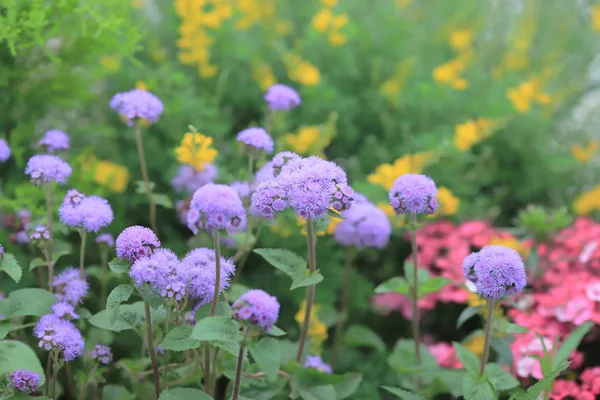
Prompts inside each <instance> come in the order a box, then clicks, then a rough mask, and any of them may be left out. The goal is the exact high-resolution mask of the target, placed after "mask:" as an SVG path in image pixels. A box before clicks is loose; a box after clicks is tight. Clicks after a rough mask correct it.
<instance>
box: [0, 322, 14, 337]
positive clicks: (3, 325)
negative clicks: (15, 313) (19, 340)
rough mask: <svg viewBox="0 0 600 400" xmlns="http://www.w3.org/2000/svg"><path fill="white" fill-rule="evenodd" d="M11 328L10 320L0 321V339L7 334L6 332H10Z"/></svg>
mask: <svg viewBox="0 0 600 400" xmlns="http://www.w3.org/2000/svg"><path fill="white" fill-rule="evenodd" d="M11 328H12V324H11V323H10V321H7V320H4V321H0V340H2V339H4V338H5V337H6V335H8V332H10V329H11Z"/></svg>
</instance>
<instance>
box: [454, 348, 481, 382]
mask: <svg viewBox="0 0 600 400" xmlns="http://www.w3.org/2000/svg"><path fill="white" fill-rule="evenodd" d="M452 344H453V345H454V350H455V351H456V356H457V357H458V359H459V360H460V362H461V363H462V365H463V366H464V367H465V369H466V370H467V371H469V372H470V373H471V374H474V375H479V367H480V361H479V357H477V356H476V355H475V354H473V353H472V352H471V351H469V349H467V348H466V347H465V346H463V345H461V344H460V343H457V342H453V343H452Z"/></svg>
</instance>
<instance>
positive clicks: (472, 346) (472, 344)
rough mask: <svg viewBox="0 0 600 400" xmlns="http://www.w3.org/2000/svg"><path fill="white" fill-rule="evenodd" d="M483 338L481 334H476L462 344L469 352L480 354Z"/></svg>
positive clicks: (481, 352)
mask: <svg viewBox="0 0 600 400" xmlns="http://www.w3.org/2000/svg"><path fill="white" fill-rule="evenodd" d="M484 342H485V338H484V336H483V335H476V336H473V337H472V338H470V339H469V340H468V341H467V342H466V343H465V344H464V345H465V347H466V348H467V349H469V350H470V351H471V353H473V354H475V355H477V356H481V354H483V346H484Z"/></svg>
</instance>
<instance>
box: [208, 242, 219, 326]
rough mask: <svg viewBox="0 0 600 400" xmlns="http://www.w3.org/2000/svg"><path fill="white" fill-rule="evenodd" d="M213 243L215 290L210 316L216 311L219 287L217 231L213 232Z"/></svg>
mask: <svg viewBox="0 0 600 400" xmlns="http://www.w3.org/2000/svg"><path fill="white" fill-rule="evenodd" d="M214 245H215V268H216V271H215V272H216V274H215V290H214V293H213V299H212V303H211V305H210V314H209V315H210V316H211V317H212V316H213V315H215V312H216V311H217V302H218V301H219V289H221V240H220V239H219V231H215V233H214Z"/></svg>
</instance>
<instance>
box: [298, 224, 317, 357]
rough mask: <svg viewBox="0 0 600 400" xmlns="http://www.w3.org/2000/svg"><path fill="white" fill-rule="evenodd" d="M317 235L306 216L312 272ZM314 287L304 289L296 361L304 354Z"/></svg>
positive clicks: (315, 261) (314, 267)
mask: <svg viewBox="0 0 600 400" xmlns="http://www.w3.org/2000/svg"><path fill="white" fill-rule="evenodd" d="M316 242H317V237H316V235H315V227H314V223H313V220H312V219H310V218H308V219H307V220H306V244H307V247H308V271H309V274H312V273H314V272H315V270H316V269H317V255H316V249H315V247H316V244H317V243H316ZM315 289H316V285H310V286H308V288H307V289H306V308H305V310H304V321H303V322H302V330H301V331H300V341H299V343H298V353H297V354H296V361H298V362H300V361H301V360H302V355H303V354H304V347H305V346H306V339H307V338H308V328H309V327H310V313H311V311H312V306H313V302H314V300H315Z"/></svg>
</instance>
